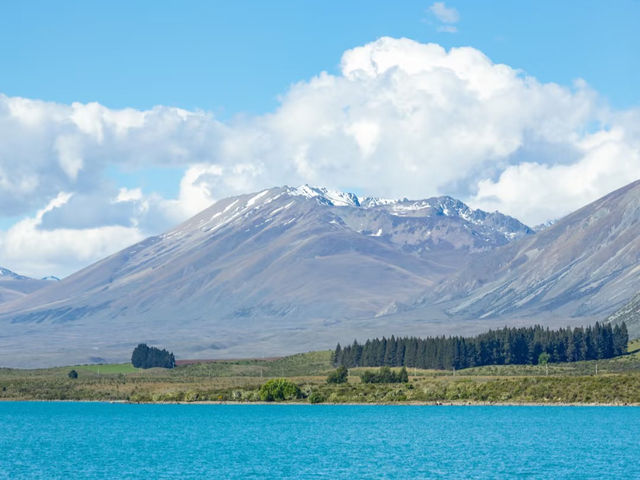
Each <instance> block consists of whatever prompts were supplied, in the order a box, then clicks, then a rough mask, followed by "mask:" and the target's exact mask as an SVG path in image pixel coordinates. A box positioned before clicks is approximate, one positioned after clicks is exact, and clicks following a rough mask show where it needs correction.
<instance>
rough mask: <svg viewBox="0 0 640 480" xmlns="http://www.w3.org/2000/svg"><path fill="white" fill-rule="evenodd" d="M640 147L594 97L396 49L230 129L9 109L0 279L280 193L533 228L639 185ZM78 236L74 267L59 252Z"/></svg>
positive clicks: (427, 48) (167, 115)
mask: <svg viewBox="0 0 640 480" xmlns="http://www.w3.org/2000/svg"><path fill="white" fill-rule="evenodd" d="M442 6H443V7H444V4H443V5H442ZM445 8H446V7H445ZM449 18H453V17H449ZM639 133H640V114H639V113H638V111H635V110H634V111H627V112H613V111H611V110H610V109H609V108H608V107H607V106H606V104H605V103H604V102H603V101H602V100H601V99H600V98H599V96H598V94H597V93H596V92H594V91H593V90H591V89H590V88H589V87H588V86H587V85H586V84H585V83H584V82H581V81H577V82H576V83H575V84H574V85H571V86H560V85H557V84H554V83H541V82H539V81H538V80H536V79H535V78H533V77H531V76H528V75H526V74H524V73H523V72H521V71H518V70H517V69H514V68H512V67H509V66H507V65H501V64H495V63H493V62H491V60H490V59H488V58H487V57H486V56H485V55H484V54H483V53H482V52H480V51H478V50H476V49H473V48H469V47H466V48H454V49H451V50H449V51H447V50H445V49H443V48H442V47H440V46H439V45H435V44H421V43H417V42H414V41H411V40H408V39H392V38H382V39H379V40H377V41H375V42H372V43H370V44H367V45H364V46H361V47H357V48H354V49H351V50H348V51H346V52H345V53H344V55H343V57H342V61H341V71H340V73H339V74H338V75H330V74H328V73H325V72H322V73H320V74H318V75H317V76H316V77H313V78H311V79H309V80H308V81H304V82H300V83H297V84H295V85H293V86H291V87H290V89H289V90H288V91H287V92H286V93H285V94H284V95H283V96H282V98H281V103H280V105H279V107H278V108H277V109H276V110H275V111H273V112H271V113H268V114H264V115H259V116H254V117H242V118H236V119H232V120H231V121H229V122H225V123H223V122H220V121H218V120H217V119H215V118H214V117H213V116H212V115H211V114H209V113H207V112H202V111H185V110H181V109H177V108H169V107H155V108H153V109H151V110H146V111H138V110H133V109H125V110H112V109H109V108H106V107H104V106H102V105H99V104H95V103H91V104H72V105H60V104H55V103H48V102H43V101H38V100H28V99H22V98H11V97H6V96H0V205H2V207H3V210H2V211H3V212H4V213H5V215H7V216H8V215H29V216H28V217H27V218H26V219H25V220H23V221H22V222H20V223H18V224H16V225H14V227H12V228H11V229H9V230H8V231H6V232H4V234H3V235H2V236H1V237H0V264H4V265H5V266H9V267H13V268H15V269H17V270H19V271H21V272H25V273H30V272H36V271H37V272H41V271H43V269H42V268H36V266H37V265H43V266H45V267H46V268H50V270H49V271H48V272H47V273H54V274H55V273H58V274H65V273H69V272H70V271H71V270H72V269H73V268H75V267H76V266H77V265H80V264H83V262H84V263H86V262H89V261H91V260H95V259H98V258H100V257H101V256H103V255H104V254H106V253H110V252H112V251H115V250H116V249H117V248H120V247H121V246H123V245H124V244H126V243H130V242H131V241H133V240H134V239H137V238H141V237H142V236H144V235H148V234H153V233H158V232H159V231H161V230H162V229H165V228H167V227H168V226H169V225H172V224H174V223H177V222H179V221H181V220H183V219H185V218H187V217H188V216H190V215H192V214H194V213H196V212H197V211H199V210H201V209H202V208H205V207H206V206H208V205H209V204H210V203H212V202H213V201H215V200H216V199H219V198H222V197H225V196H228V195H233V194H237V193H245V192H248V191H252V190H257V189H260V188H264V187H269V186H273V185H282V184H289V185H297V184H302V183H311V184H319V185H325V186H328V187H333V188H342V189H354V190H356V191H359V192H363V193H366V194H370V195H379V196H387V197H404V196H408V197H414V198H417V197H425V196H430V195H437V194H451V195H454V196H458V197H460V198H461V199H463V200H466V201H468V202H470V203H471V204H472V205H473V206H478V207H482V208H487V209H492V210H493V209H499V210H501V211H504V212H505V213H508V214H511V215H514V216H517V217H519V218H521V219H522V220H523V221H525V222H527V223H529V224H537V223H540V222H542V221H545V220H548V219H551V218H557V217H559V216H561V215H563V214H565V213H568V212H569V211H571V210H573V209H575V208H578V207H580V206H581V205H583V204H585V203H587V202H588V201H591V200H594V199H595V198H597V197H598V196H601V195H603V194H606V193H607V192H609V191H610V190H612V189H614V188H617V187H620V186H623V185H624V184H626V183H629V182H631V181H633V180H636V179H637V176H638V172H640V153H639V152H640V144H639V141H638V138H640V135H639ZM118 166H123V167H126V168H130V169H135V168H153V167H162V166H172V167H180V168H183V169H184V170H183V171H184V175H183V177H182V178H181V179H180V178H177V179H176V180H175V181H176V183H177V184H178V183H179V186H180V190H179V194H178V195H177V197H176V198H163V197H161V196H160V195H158V194H156V193H154V192H153V191H147V190H148V187H145V188H142V189H140V188H130V189H124V190H123V187H122V186H121V185H118V184H117V182H114V179H113V178H112V177H109V176H108V175H107V171H108V170H109V168H113V167H116V168H117V167H118ZM60 192H70V193H71V194H72V195H71V196H70V197H69V198H66V197H64V198H65V201H64V202H61V201H60V197H59V195H60ZM52 199H56V200H54V202H57V203H54V204H51V203H50V202H51V201H52ZM43 206H47V208H44V207H43ZM37 209H40V211H39V212H38V213H37V214H33V213H29V212H34V211H36V210H37ZM74 235H75V238H77V239H78V242H82V239H83V238H84V242H83V245H82V248H80V249H79V250H77V252H76V251H75V250H74V248H73V247H67V246H65V245H64V242H65V241H66V240H67V239H68V238H69V237H72V236H74ZM88 238H91V241H90V242H89V241H87V239H88ZM98 238H102V239H104V240H98ZM16 239H19V240H16ZM30 239H31V240H30ZM33 239H35V240H33ZM119 239H121V240H119ZM69 241H70V242H73V240H69ZM30 242H31V243H30ZM34 242H38V243H34ZM36 244H38V245H49V246H50V247H49V246H48V247H47V248H44V249H38V248H35V245H36ZM71 245H73V243H71ZM32 247H34V248H35V250H29V249H30V248H32ZM34 252H36V253H34ZM57 252H63V253H64V252H66V253H64V254H62V255H59V254H58V253H57ZM74 252H76V253H74ZM27 258H31V260H29V261H27V260H26V259H27ZM38 262H40V263H38Z"/></svg>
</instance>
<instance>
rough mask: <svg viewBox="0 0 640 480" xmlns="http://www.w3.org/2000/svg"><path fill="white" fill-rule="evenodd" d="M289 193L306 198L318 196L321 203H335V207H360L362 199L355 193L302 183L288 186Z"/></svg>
mask: <svg viewBox="0 0 640 480" xmlns="http://www.w3.org/2000/svg"><path fill="white" fill-rule="evenodd" d="M287 193H288V194H289V195H291V196H300V197H306V198H316V199H317V200H318V201H320V202H321V203H325V204H329V205H333V206H335V207H359V206H360V201H359V200H358V197H357V196H356V195H354V194H353V193H349V192H341V191H339V190H331V189H328V188H324V187H311V186H309V185H302V186H300V187H293V188H291V187H288V188H287Z"/></svg>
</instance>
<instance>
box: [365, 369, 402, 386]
mask: <svg viewBox="0 0 640 480" xmlns="http://www.w3.org/2000/svg"><path fill="white" fill-rule="evenodd" d="M360 379H361V380H362V383H407V382H408V381H409V374H408V373H407V369H406V368H405V367H402V368H401V369H400V371H399V372H398V373H396V372H394V371H393V370H391V369H390V368H389V367H380V369H379V370H378V371H377V372H373V371H371V370H365V371H364V372H362V375H361V376H360Z"/></svg>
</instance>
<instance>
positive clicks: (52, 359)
mask: <svg viewBox="0 0 640 480" xmlns="http://www.w3.org/2000/svg"><path fill="white" fill-rule="evenodd" d="M639 221H640V182H636V183H634V184H631V185H629V186H627V187H624V188H622V189H620V190H617V191H616V192H613V193H611V194H610V195H608V196H606V197H604V198H602V199H600V200H598V201H596V202H594V203H592V204H590V205H588V206H585V207H584V208H582V209H580V210H578V211H577V212H575V213H573V214H571V215H568V216H567V217H565V218H563V219H560V220H558V221H556V222H554V223H553V224H551V225H548V226H545V228H544V229H542V230H541V231H540V232H538V233H535V232H534V231H533V230H532V229H531V228H529V227H527V226H526V225H524V224H522V223H521V222H519V221H518V220H516V219H514V218H512V217H509V216H506V215H503V214H501V213H499V212H493V213H488V212H484V211H482V210H474V209H471V208H469V207H468V206H467V205H465V204H464V203H462V202H460V201H458V200H455V199H453V198H451V197H446V196H445V197H435V198H429V199H425V200H408V199H402V200H386V199H378V198H370V197H358V196H356V195H354V194H350V193H344V192H337V191H331V190H328V189H324V188H314V187H309V186H302V187H297V188H292V187H279V188H272V189H268V190H264V191H261V192H258V193H254V194H250V195H241V196H237V197H232V198H228V199H224V200H220V201H218V202H216V203H215V204H214V205H213V206H211V207H210V208H208V209H206V210H204V211H203V212H201V213H199V214H198V215H196V216H195V217H193V218H191V219H189V220H188V221H186V222H184V223H183V224H181V225H179V226H177V227H176V228H174V229H172V230H170V231H168V232H166V233H164V234H162V235H158V236H154V237H150V238H148V239H146V240H144V241H143V242H140V243H138V244H136V245H133V246H131V247H129V248H127V249H125V250H122V251H121V252H118V253H116V254H114V255H112V256H110V257H108V258H106V259H104V260H102V261H99V262H97V263H95V264H93V265H91V266H89V267H87V268H85V269H83V270H81V271H79V272H77V273H75V274H73V275H71V276H69V277H67V278H65V279H63V280H62V281H60V282H55V283H53V282H52V283H50V284H49V285H48V286H46V287H45V288H41V289H38V290H35V291H33V292H32V293H30V294H29V295H23V296H19V297H16V298H13V299H8V300H9V301H5V302H4V303H2V304H0V325H1V326H2V329H3V335H2V336H1V337H0V365H5V366H36V365H52V364H69V363H84V362H101V361H123V360H126V359H127V358H128V357H129V356H130V353H131V350H132V348H133V346H135V344H137V343H139V342H147V343H149V344H155V345H160V346H162V347H166V348H169V349H171V350H173V351H174V352H175V353H176V355H177V356H178V357H181V358H189V357H190V358H214V357H216V358H220V357H238V356H242V357H247V356H273V355H280V354H286V353H294V352H299V351H305V350H309V349H318V348H330V347H333V346H334V345H335V343H336V342H337V341H341V342H345V341H352V340H353V338H355V337H357V338H359V339H364V338H367V337H370V336H374V335H378V336H379V335H391V334H395V335H399V334H401V335H429V334H443V333H450V334H452V333H456V334H462V333H475V332H477V331H480V330H483V329H486V328H491V327H494V326H501V325H504V324H506V323H509V324H524V323H533V322H535V323H542V324H546V325H551V326H558V325H565V324H580V323H588V322H591V321H593V320H594V319H603V318H604V317H606V316H607V315H610V314H612V313H613V312H614V311H615V310H616V309H618V308H621V307H623V306H624V305H625V304H626V303H627V302H628V301H629V300H630V299H631V297H633V295H634V294H635V293H636V292H638V291H640V271H639V270H640V267H638V265H639V262H638V260H640V248H639V247H640V245H639V243H638V242H639V240H638V238H639V236H638V234H639V233H640V224H639Z"/></svg>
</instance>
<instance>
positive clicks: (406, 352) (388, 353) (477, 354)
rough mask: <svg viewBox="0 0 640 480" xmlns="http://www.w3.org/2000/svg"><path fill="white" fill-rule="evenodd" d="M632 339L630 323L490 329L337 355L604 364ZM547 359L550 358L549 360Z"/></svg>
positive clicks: (394, 360)
mask: <svg viewBox="0 0 640 480" xmlns="http://www.w3.org/2000/svg"><path fill="white" fill-rule="evenodd" d="M628 342H629V335H628V332H627V326H626V324H625V323H622V324H621V325H616V326H612V325H610V324H602V323H596V324H595V325H593V326H589V327H576V328H573V329H572V328H561V329H559V330H550V329H549V328H543V327H541V326H540V325H536V326H533V327H521V328H509V327H505V328H502V329H498V330H489V331H488V332H486V333H483V334H480V335H477V336H475V337H445V336H441V337H428V338H417V337H402V338H400V337H398V338H396V337H395V336H393V335H392V336H391V338H385V337H383V338H381V339H380V338H374V339H373V340H367V341H366V342H365V343H364V344H360V343H358V342H357V341H354V342H353V344H351V345H348V346H345V347H341V346H340V344H338V346H337V347H336V349H335V351H334V352H333V361H334V364H335V365H336V366H338V365H343V366H345V367H347V368H352V367H378V366H388V367H401V366H406V367H416V368H425V369H440V370H447V369H449V370H450V369H452V368H455V369H461V368H468V367H476V366H482V365H508V364H518V365H524V364H530V365H535V364H537V363H538V360H539V358H540V355H541V354H542V353H546V354H547V355H548V359H549V360H548V361H549V362H577V361H581V360H598V359H603V358H611V357H615V356H618V355H622V354H624V353H626V351H627V343H628ZM544 358H546V357H544Z"/></svg>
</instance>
